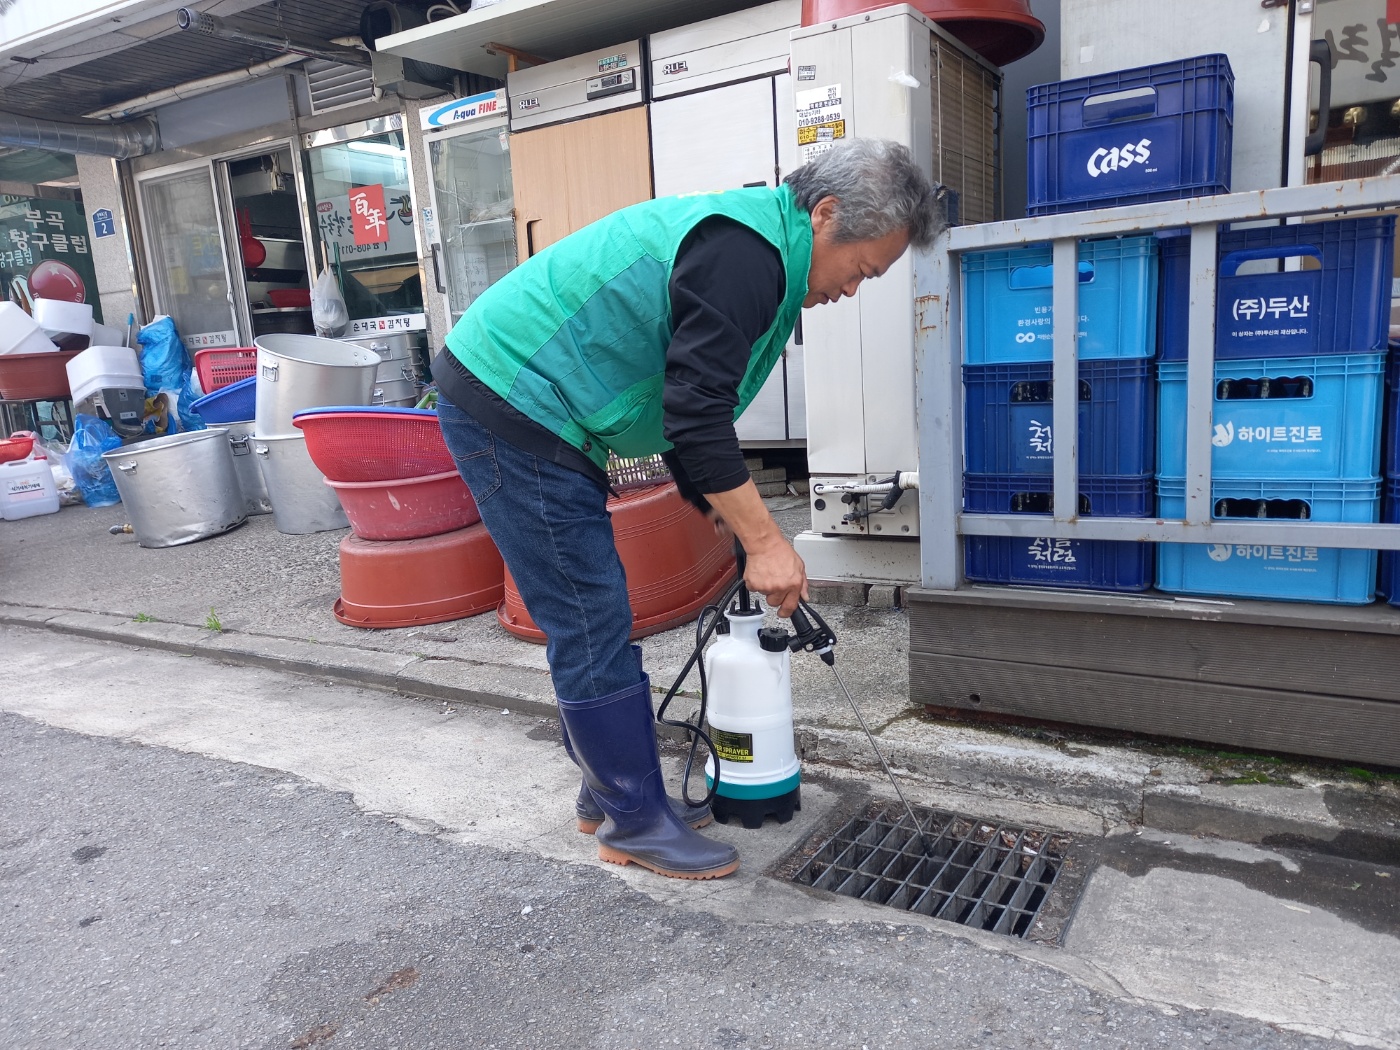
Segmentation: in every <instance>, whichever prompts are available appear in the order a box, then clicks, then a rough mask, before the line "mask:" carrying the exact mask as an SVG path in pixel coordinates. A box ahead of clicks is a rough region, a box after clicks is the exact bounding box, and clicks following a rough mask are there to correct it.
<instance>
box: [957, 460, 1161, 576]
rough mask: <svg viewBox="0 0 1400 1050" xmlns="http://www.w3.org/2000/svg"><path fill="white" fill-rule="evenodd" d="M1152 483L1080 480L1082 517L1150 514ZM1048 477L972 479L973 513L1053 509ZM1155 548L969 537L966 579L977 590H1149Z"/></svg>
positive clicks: (968, 488) (968, 480) (966, 493)
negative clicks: (1007, 586)
mask: <svg viewBox="0 0 1400 1050" xmlns="http://www.w3.org/2000/svg"><path fill="white" fill-rule="evenodd" d="M1152 487H1153V482H1152V477H1151V475H1147V476H1145V477H1114V478H1088V477H1081V478H1080V479H1079V513H1080V514H1082V515H1097V516H1099V517H1113V518H1145V517H1149V516H1150V515H1151V514H1152ZM1051 489H1052V481H1051V479H1050V477H1049V476H1048V475H1044V474H1037V475H1023V476H1015V475H1005V474H966V475H964V476H963V506H964V508H965V509H966V510H967V512H968V513H970V514H1044V515H1048V514H1050V513H1051V511H1052V510H1053V508H1054V500H1053V497H1052V496H1051ZM1152 546H1153V545H1152V544H1150V543H1136V542H1132V541H1116V540H1057V539H1022V538H1013V537H1009V536H968V537H967V538H966V539H965V540H964V552H965V553H964V572H965V574H966V576H967V578H968V579H969V580H973V581H975V582H979V583H1014V584H1019V585H1022V586H1027V587H1061V588H1072V589H1075V590H1096V591H1144V590H1146V589H1147V588H1148V587H1150V586H1151V585H1152Z"/></svg>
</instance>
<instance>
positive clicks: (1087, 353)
mask: <svg viewBox="0 0 1400 1050" xmlns="http://www.w3.org/2000/svg"><path fill="white" fill-rule="evenodd" d="M1157 240H1158V239H1157V238H1156V237H1154V236H1148V237H1113V238H1109V239H1107V240H1100V241H1083V242H1081V243H1080V245H1079V357H1080V360H1095V359H1099V360H1102V359H1104V358H1116V357H1151V356H1153V354H1154V353H1156V347H1157V332H1156V309H1155V307H1156V303H1157V251H1158V249H1157ZM962 279H963V319H964V320H963V336H964V339H963V363H964V364H969V365H990V364H1006V363H1024V362H1030V361H1049V360H1050V359H1051V357H1052V356H1053V349H1052V347H1053V337H1052V324H1053V320H1054V312H1053V308H1052V304H1051V249H1050V245H1048V244H1031V245H1027V246H1026V247H1024V248H1008V249H1004V250H999V251H989V252H965V253H963V256H962Z"/></svg>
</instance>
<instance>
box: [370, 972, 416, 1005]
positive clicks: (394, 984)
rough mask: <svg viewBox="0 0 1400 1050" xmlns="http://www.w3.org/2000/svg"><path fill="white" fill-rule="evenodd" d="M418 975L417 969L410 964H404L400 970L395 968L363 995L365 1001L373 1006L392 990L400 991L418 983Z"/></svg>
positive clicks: (390, 993) (392, 991) (391, 992)
mask: <svg viewBox="0 0 1400 1050" xmlns="http://www.w3.org/2000/svg"><path fill="white" fill-rule="evenodd" d="M418 976H419V974H418V971H417V970H415V969H414V968H413V967H412V966H405V967H403V969H401V970H395V971H394V972H393V973H391V974H390V975H389V977H388V979H387V980H385V982H384V983H383V984H381V985H380V986H379V987H378V988H376V989H375V990H374V991H372V992H370V993H369V994H367V995H366V996H365V1002H367V1003H369V1004H370V1005H371V1006H373V1005H374V1004H375V1003H378V1002H379V1000H381V999H383V998H384V997H385V996H386V995H392V994H393V993H394V992H398V991H402V990H403V989H405V988H412V987H413V986H414V985H415V984H417V983H418Z"/></svg>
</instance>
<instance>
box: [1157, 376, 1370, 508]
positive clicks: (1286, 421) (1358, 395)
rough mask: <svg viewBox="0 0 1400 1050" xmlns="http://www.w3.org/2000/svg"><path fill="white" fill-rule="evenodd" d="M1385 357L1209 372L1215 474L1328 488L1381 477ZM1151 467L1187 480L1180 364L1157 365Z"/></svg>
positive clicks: (1184, 390) (1184, 420) (1212, 466)
mask: <svg viewBox="0 0 1400 1050" xmlns="http://www.w3.org/2000/svg"><path fill="white" fill-rule="evenodd" d="M1384 365H1385V355H1384V354H1339V355H1336V356H1332V357H1283V358H1260V359H1259V360H1254V361H1249V360H1238V361H1221V362H1218V363H1217V364H1216V366H1215V383H1214V391H1215V402H1214V405H1213V407H1212V418H1211V423H1212V429H1211V446H1212V448H1211V474H1212V475H1213V476H1214V477H1218V478H1256V479H1262V480H1272V479H1284V480H1287V479H1297V480H1300V481H1328V480H1336V479H1341V478H1372V477H1375V476H1376V475H1377V474H1378V473H1379V471H1380V450H1381V441H1380V437H1381V373H1382V371H1383V369H1384ZM1157 379H1158V387H1157V390H1158V403H1159V409H1158V419H1159V420H1160V422H1159V428H1160V429H1159V431H1158V435H1157V463H1158V470H1159V472H1160V473H1161V474H1162V476H1163V477H1185V475H1186V363H1185V362H1184V361H1163V362H1162V363H1161V365H1160V366H1159V367H1158V371H1157Z"/></svg>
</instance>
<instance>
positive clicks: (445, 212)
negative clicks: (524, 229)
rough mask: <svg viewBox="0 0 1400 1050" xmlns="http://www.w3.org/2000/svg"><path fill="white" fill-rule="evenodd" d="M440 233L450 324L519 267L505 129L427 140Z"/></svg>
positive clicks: (442, 279)
mask: <svg viewBox="0 0 1400 1050" xmlns="http://www.w3.org/2000/svg"><path fill="white" fill-rule="evenodd" d="M428 158H429V162H430V164H431V166H432V172H433V198H434V206H435V215H436V217H437V225H438V231H439V236H440V237H441V238H442V240H441V243H440V246H439V247H438V250H437V252H436V255H437V260H436V263H437V266H438V274H437V277H438V282H439V285H438V287H439V290H440V291H442V292H443V293H444V294H445V295H446V297H447V315H448V321H449V323H450V324H456V323H457V320H458V318H460V317H461V316H462V314H464V313H465V312H466V310H467V307H468V306H470V305H471V304H472V302H473V301H474V300H475V299H476V298H477V296H479V295H480V294H481V293H482V292H484V291H485V290H486V289H487V288H488V287H490V286H491V285H492V284H494V283H495V282H496V281H498V280H500V279H501V278H502V277H503V276H505V275H506V274H507V273H508V272H510V270H511V269H512V268H513V267H514V266H515V263H516V258H517V253H516V246H515V199H514V196H513V192H512V188H511V181H510V139H509V136H508V135H507V133H506V129H505V128H504V127H495V128H489V129H483V130H480V131H473V132H469V133H466V134H461V135H452V136H443V137H438V138H434V139H432V140H430V141H429V143H428Z"/></svg>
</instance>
